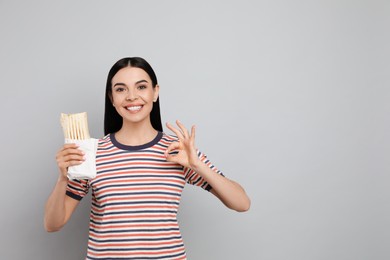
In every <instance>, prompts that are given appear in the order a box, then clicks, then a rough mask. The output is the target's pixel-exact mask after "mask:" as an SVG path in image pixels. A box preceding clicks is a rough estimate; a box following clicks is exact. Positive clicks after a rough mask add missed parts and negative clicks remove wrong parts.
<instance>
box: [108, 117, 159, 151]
mask: <svg viewBox="0 0 390 260" xmlns="http://www.w3.org/2000/svg"><path fill="white" fill-rule="evenodd" d="M156 135H157V130H155V129H154V128H153V126H152V124H151V123H150V122H148V123H145V124H128V123H125V122H123V126H122V128H121V129H120V130H119V131H118V132H116V133H115V139H116V140H117V141H118V142H119V143H121V144H124V145H130V146H137V145H143V144H146V143H148V142H150V141H152V140H153V139H154V138H155V137H156Z"/></svg>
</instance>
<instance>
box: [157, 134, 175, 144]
mask: <svg viewBox="0 0 390 260" xmlns="http://www.w3.org/2000/svg"><path fill="white" fill-rule="evenodd" d="M178 140H179V139H178V138H177V136H174V135H170V134H167V133H164V132H163V133H162V137H161V141H162V142H168V143H172V142H176V141H178Z"/></svg>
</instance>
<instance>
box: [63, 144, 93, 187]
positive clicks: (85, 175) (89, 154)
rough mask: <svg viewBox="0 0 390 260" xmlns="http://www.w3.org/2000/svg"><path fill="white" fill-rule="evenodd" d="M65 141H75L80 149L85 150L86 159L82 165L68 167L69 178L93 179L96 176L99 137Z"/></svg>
mask: <svg viewBox="0 0 390 260" xmlns="http://www.w3.org/2000/svg"><path fill="white" fill-rule="evenodd" d="M65 143H75V144H78V145H79V146H80V147H79V149H81V150H83V151H84V152H85V158H86V159H85V161H84V162H83V163H82V164H80V165H75V166H70V167H69V168H68V178H69V179H92V178H95V176H96V151H97V144H98V139H95V138H89V139H86V140H73V139H65Z"/></svg>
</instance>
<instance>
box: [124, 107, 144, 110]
mask: <svg viewBox="0 0 390 260" xmlns="http://www.w3.org/2000/svg"><path fill="white" fill-rule="evenodd" d="M141 108H142V106H133V107H127V110H130V111H137V110H140V109H141Z"/></svg>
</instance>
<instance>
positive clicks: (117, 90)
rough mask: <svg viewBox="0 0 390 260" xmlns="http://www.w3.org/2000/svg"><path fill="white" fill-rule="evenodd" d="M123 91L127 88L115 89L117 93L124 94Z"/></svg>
mask: <svg viewBox="0 0 390 260" xmlns="http://www.w3.org/2000/svg"><path fill="white" fill-rule="evenodd" d="M123 91H125V88H121V87H119V88H115V92H123Z"/></svg>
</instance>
